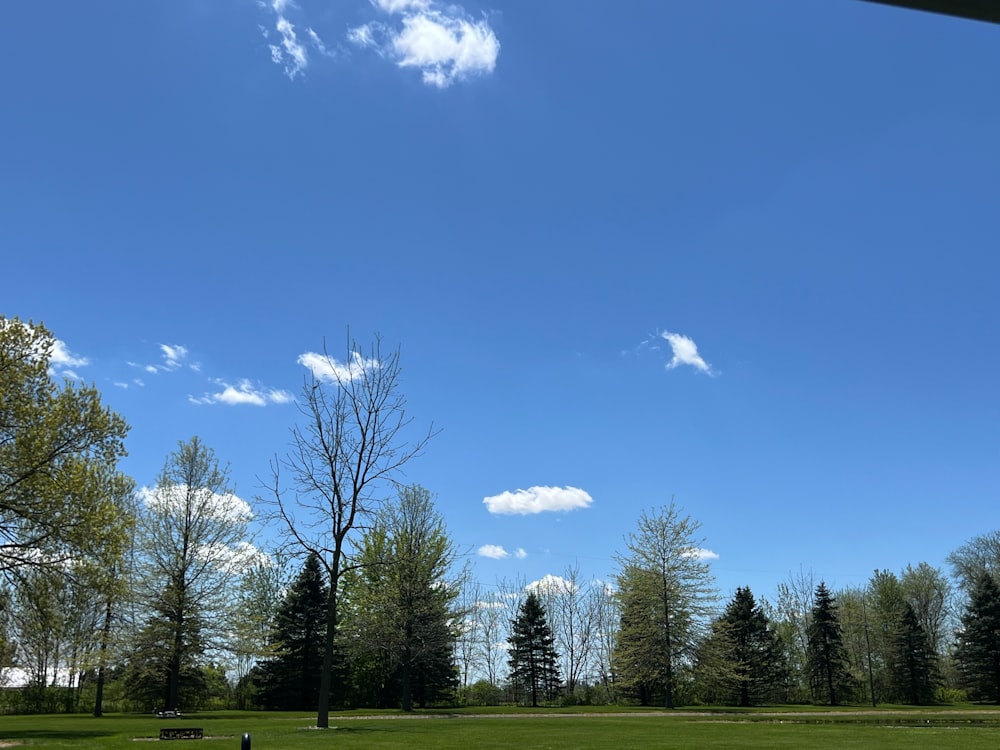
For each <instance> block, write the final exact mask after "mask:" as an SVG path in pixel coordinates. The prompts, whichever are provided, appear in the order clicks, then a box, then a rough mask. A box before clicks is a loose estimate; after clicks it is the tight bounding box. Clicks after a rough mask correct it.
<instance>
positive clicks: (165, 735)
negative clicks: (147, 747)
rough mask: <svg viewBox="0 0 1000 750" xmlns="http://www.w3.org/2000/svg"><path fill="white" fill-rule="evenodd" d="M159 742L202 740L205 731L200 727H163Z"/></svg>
mask: <svg viewBox="0 0 1000 750" xmlns="http://www.w3.org/2000/svg"><path fill="white" fill-rule="evenodd" d="M160 739H161V740H203V739H205V730H204V729H202V728H201V727H163V728H162V729H161V730H160Z"/></svg>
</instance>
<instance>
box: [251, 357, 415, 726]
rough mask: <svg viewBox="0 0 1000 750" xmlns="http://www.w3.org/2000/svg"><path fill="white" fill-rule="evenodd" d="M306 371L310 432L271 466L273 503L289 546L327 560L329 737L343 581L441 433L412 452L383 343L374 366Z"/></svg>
mask: <svg viewBox="0 0 1000 750" xmlns="http://www.w3.org/2000/svg"><path fill="white" fill-rule="evenodd" d="M302 361H303V364H306V365H307V366H308V367H309V368H310V370H311V372H312V378H311V379H310V380H309V382H307V383H306V384H305V385H304V387H303V389H302V401H301V402H300V403H301V406H300V409H301V412H302V416H303V417H304V422H303V424H302V425H301V426H296V427H294V428H293V430H292V447H291V450H290V452H289V453H288V455H287V456H286V457H285V458H284V459H283V460H281V461H276V462H275V464H274V465H273V466H272V469H273V472H272V473H273V477H274V484H273V486H272V488H271V494H270V498H269V501H270V503H271V505H272V508H273V509H274V516H275V518H276V520H277V521H278V522H279V523H280V524H281V525H282V527H283V531H284V533H285V534H286V536H287V538H288V540H289V541H290V542H291V543H293V544H295V545H297V546H299V547H300V548H301V549H302V550H304V551H305V552H306V553H315V554H316V555H318V556H319V558H320V560H321V561H322V563H323V567H324V568H325V569H326V574H327V579H328V584H329V601H328V603H327V626H326V641H325V644H324V654H323V670H322V673H321V675H320V687H319V708H318V709H317V712H316V725H317V726H318V727H320V728H327V727H329V726H330V696H331V694H332V690H331V688H332V683H333V675H334V672H335V668H336V665H335V661H336V659H337V655H338V653H342V651H340V650H339V647H338V640H339V639H338V637H337V630H338V627H339V623H340V611H339V609H338V607H339V604H340V593H341V589H342V581H341V578H342V577H343V576H344V574H345V573H349V572H350V571H351V570H354V569H356V567H357V564H358V562H357V560H356V559H354V558H353V556H352V549H353V541H354V537H355V536H356V532H357V530H358V526H359V524H362V523H364V522H368V521H369V520H370V519H371V517H372V514H373V513H374V512H375V510H376V509H377V508H378V506H379V505H380V502H381V501H380V493H381V492H382V491H385V490H386V489H387V488H388V487H389V486H391V484H392V482H393V480H394V478H395V476H396V475H397V474H398V473H399V471H401V470H402V468H403V466H404V465H405V464H406V463H407V462H408V461H409V460H410V459H412V458H413V457H415V456H417V455H419V454H420V453H421V452H422V450H423V448H424V446H426V444H427V442H428V441H429V440H430V438H431V436H432V432H428V433H427V434H426V435H424V436H423V437H420V436H417V438H416V442H414V443H408V442H407V439H406V436H407V433H408V429H409V427H410V423H411V421H412V420H411V418H410V417H409V416H407V413H406V399H405V398H404V397H403V395H402V393H401V391H400V385H399V381H400V366H399V352H398V350H397V351H395V352H393V353H391V354H389V355H388V356H383V353H382V351H381V341H380V340H379V339H378V338H376V340H375V344H374V345H373V346H372V348H371V351H370V353H369V355H368V356H365V355H364V354H362V353H361V351H360V350H359V347H358V346H357V345H356V344H355V343H354V342H351V344H350V345H349V346H348V352H347V359H346V361H345V362H338V361H337V360H336V359H334V358H333V357H331V356H330V355H329V354H327V353H323V354H309V355H304V356H303V358H302ZM282 471H287V472H288V473H289V474H290V475H291V486H289V487H286V486H284V485H283V482H282V479H281V472H282Z"/></svg>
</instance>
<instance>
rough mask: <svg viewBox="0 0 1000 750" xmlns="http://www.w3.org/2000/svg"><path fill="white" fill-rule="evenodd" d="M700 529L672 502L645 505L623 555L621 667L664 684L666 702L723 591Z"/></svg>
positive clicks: (623, 675)
mask: <svg viewBox="0 0 1000 750" xmlns="http://www.w3.org/2000/svg"><path fill="white" fill-rule="evenodd" d="M699 528H700V524H698V523H697V522H696V521H693V520H692V519H691V518H690V517H689V516H683V517H682V516H681V515H680V511H679V509H678V508H677V506H676V505H675V504H674V503H673V502H671V503H670V505H669V506H668V507H664V508H661V509H659V510H658V511H657V512H655V513H647V512H645V511H643V513H642V515H641V516H640V517H639V524H638V529H637V531H636V532H634V533H631V534H629V535H628V536H627V537H626V538H625V546H626V550H627V552H626V554H624V555H620V556H619V557H618V563H619V566H620V572H619V574H618V580H617V583H618V590H619V592H621V594H620V595H621V597H622V627H621V629H620V631H619V635H618V644H617V646H618V648H617V653H618V657H617V659H616V661H617V664H618V674H619V677H620V679H621V680H622V681H623V683H624V684H626V685H628V684H631V685H634V686H637V687H638V688H639V689H640V691H641V690H648V689H653V688H654V687H655V689H658V690H661V691H662V693H663V696H664V705H665V706H666V707H667V708H673V707H674V690H675V687H676V681H677V680H676V678H677V672H678V667H679V665H680V664H681V663H682V662H688V661H690V659H691V658H692V657H693V654H694V649H695V645H696V643H697V642H698V639H699V635H700V633H701V632H702V630H703V629H704V628H705V621H706V619H707V617H708V616H709V614H710V612H711V605H712V603H713V602H714V601H715V596H716V595H715V589H714V585H713V584H714V579H713V577H712V574H711V571H710V569H709V565H708V562H707V561H706V558H705V555H704V551H703V549H702V544H703V540H701V539H697V538H696V537H695V534H696V533H697V531H698V529H699Z"/></svg>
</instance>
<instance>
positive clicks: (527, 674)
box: [508, 592, 561, 706]
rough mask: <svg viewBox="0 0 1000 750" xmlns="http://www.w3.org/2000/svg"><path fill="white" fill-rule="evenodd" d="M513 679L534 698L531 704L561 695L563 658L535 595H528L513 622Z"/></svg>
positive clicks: (511, 651) (511, 635)
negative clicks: (560, 656) (540, 699)
mask: <svg viewBox="0 0 1000 750" xmlns="http://www.w3.org/2000/svg"><path fill="white" fill-rule="evenodd" d="M511 628H512V630H511V634H510V638H509V639H508V640H509V641H510V660H509V664H510V680H511V683H513V685H514V687H515V689H516V690H518V691H523V693H524V694H525V695H526V696H527V695H530V696H531V705H532V706H537V705H538V698H539V696H542V697H543V698H544V699H545V700H552V699H553V698H555V697H556V695H557V694H558V693H559V685H560V682H561V679H560V677H559V655H558V654H557V653H556V649H555V646H554V644H555V638H553V636H552V629H551V628H549V624H548V621H547V620H546V617H545V609H544V607H542V602H541V599H539V598H538V595H537V594H535V592H531V593H529V594H528V596H527V598H526V599H525V600H524V603H523V604H522V605H521V607H520V609H519V610H518V613H517V618H516V619H515V620H514V621H513V622H512V623H511Z"/></svg>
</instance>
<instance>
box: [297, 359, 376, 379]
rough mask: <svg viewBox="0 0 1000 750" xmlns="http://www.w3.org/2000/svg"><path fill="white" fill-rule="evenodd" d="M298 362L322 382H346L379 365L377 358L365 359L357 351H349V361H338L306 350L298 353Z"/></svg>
mask: <svg viewBox="0 0 1000 750" xmlns="http://www.w3.org/2000/svg"><path fill="white" fill-rule="evenodd" d="M298 363H299V364H300V365H302V366H303V367H305V368H307V369H308V370H309V371H310V372H311V373H312V374H313V377H314V378H316V379H317V380H319V381H321V382H323V383H347V382H350V381H352V380H354V379H355V378H360V377H361V376H362V375H364V374H365V373H366V372H367V371H369V370H377V369H378V368H379V367H381V364H380V363H379V361H378V360H377V359H366V358H365V357H363V356H362V355H361V354H360V353H359V352H352V353H351V361H350V362H339V361H337V360H336V359H334V358H333V357H331V356H329V355H327V354H319V353H317V352H306V353H305V354H300V355H299V358H298Z"/></svg>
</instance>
